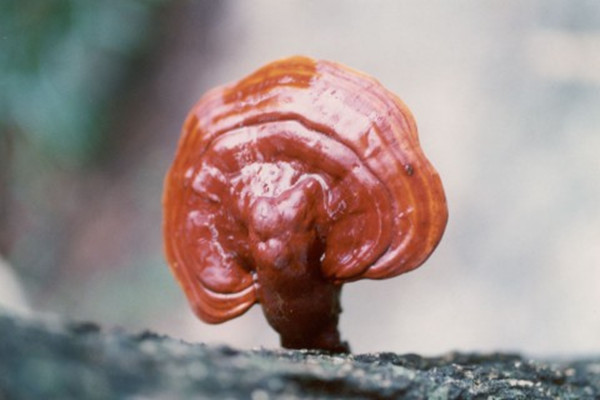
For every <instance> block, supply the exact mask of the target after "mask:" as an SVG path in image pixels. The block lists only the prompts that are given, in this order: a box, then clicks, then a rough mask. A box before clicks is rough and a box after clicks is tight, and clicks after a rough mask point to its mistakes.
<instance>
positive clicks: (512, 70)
mask: <svg viewBox="0 0 600 400" xmlns="http://www.w3.org/2000/svg"><path fill="white" fill-rule="evenodd" d="M293 54H305V55H310V56H313V57H316V58H323V59H330V60H335V61H339V62H341V63H344V64H347V65H349V66H351V67H353V68H356V69H359V70H362V71H364V72H367V73H368V74H370V75H373V76H375V77H377V78H378V79H379V80H380V81H381V82H382V83H383V84H384V85H385V86H386V87H388V88H389V89H391V90H392V91H394V92H396V93H397V94H398V95H399V96H400V97H401V98H402V99H403V100H404V101H405V102H406V103H407V104H408V106H409V107H410V108H411V110H412V111H413V113H414V115H415V117H416V119H417V123H418V125H419V130H420V137H421V143H422V145H423V148H424V150H425V152H426V154H427V155H428V157H429V158H430V160H431V161H432V163H433V164H434V165H435V166H436V168H437V169H438V171H439V173H440V175H441V177H442V179H443V182H444V185H445V189H446V194H447V197H448V204H449V209H450V220H449V224H448V228H447V231H446V234H445V236H444V238H443V240H442V243H441V244H440V246H439V247H438V250H437V251H436V252H435V253H434V255H433V256H432V257H431V258H430V260H429V261H428V262H427V263H426V265H424V266H423V267H422V268H420V269H418V270H416V271H414V272H411V273H409V274H406V275H403V276H400V277H398V278H395V279H392V280H387V281H361V282H357V283H353V284H349V285H346V286H345V287H344V292H343V299H342V303H343V307H344V313H343V314H342V319H341V331H342V335H343V337H344V338H345V339H348V340H349V341H350V343H351V345H352V347H353V350H354V351H355V352H367V351H396V352H419V353H422V354H426V355H433V354H439V353H441V352H446V351H451V350H464V351H475V350H480V351H496V350H501V351H512V350H515V351H523V352H525V353H527V354H530V355H538V356H561V355H581V354H598V353H600V339H599V338H600V132H599V130H600V2H598V1H595V0H509V1H489V2H471V1H466V0H465V1H462V0H457V1H452V2H448V1H445V0H433V1H428V2H422V1H419V0H410V1H409V0H407V1H382V0H379V1H367V0H363V1H358V0H345V1H334V0H319V1H316V0H313V1H307V0H286V1H275V0H271V1H269V0H253V1H244V0H229V1H218V2H217V1H208V0H207V1H168V0H145V1H142V0H138V1H135V0H131V1H120V0H106V1H102V2H99V1H91V0H90V1H81V0H37V1H36V0H18V1H17V0H2V1H0V255H1V258H3V259H4V261H0V304H3V305H4V306H5V307H7V308H9V309H13V310H19V311H21V312H25V313H30V314H31V313H45V314H47V313H50V314H57V315H60V316H62V317H66V318H69V319H81V320H93V321H97V322H99V323H100V324H102V325H103V326H104V327H105V328H107V329H111V328H115V327H123V328H125V329H126V330H128V331H131V332H137V331H140V330H143V329H147V328H148V329H152V330H156V331H158V332H159V333H165V334H169V335H172V336H175V337H179V338H183V339H185V340H189V341H205V342H211V343H228V344H231V345H234V346H240V347H243V348H250V347H254V346H266V347H275V346H278V338H277V336H276V334H275V333H274V332H273V331H272V330H271V329H270V328H269V327H268V325H267V323H266V322H265V320H264V318H263V316H262V313H261V310H260V308H258V307H254V308H252V309H251V310H250V312H248V313H247V314H245V315H244V316H243V317H241V318H238V319H237V320H234V321H231V322H229V323H226V324H223V325H217V326H210V325H206V324H204V323H202V322H200V321H199V320H197V319H196V318H195V317H194V316H193V314H192V312H191V311H190V308H189V307H188V305H187V303H186V301H185V298H184V296H183V293H182V292H181V291H180V289H179V287H178V286H177V284H176V282H175V280H174V279H173V277H172V275H171V273H170V271H169V269H168V267H167V265H166V263H165V261H164V258H163V255H162V239H161V191H162V182H163V177H164V174H165V172H166V170H167V168H168V166H169V164H170V162H171V160H172V157H173V154H174V151H175V146H176V144H177V140H178V137H179V133H180V128H181V125H182V122H183V120H184V118H185V115H186V114H187V112H188V110H189V108H190V107H191V106H192V105H193V103H194V102H195V101H196V100H197V99H198V98H199V97H200V95H201V94H202V93H203V92H204V91H205V90H207V89H209V88H211V87H213V86H216V85H219V84H222V83H225V82H231V81H235V80H238V79H240V78H241V77H243V76H244V75H246V74H248V73H250V72H252V71H253V70H254V69H256V68H258V67H260V66H261V65H263V64H265V63H266V62H269V61H271V60H273V59H277V58H281V57H284V56H288V55H293Z"/></svg>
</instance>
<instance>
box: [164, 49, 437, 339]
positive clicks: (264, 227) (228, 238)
mask: <svg viewBox="0 0 600 400" xmlns="http://www.w3.org/2000/svg"><path fill="white" fill-rule="evenodd" d="M163 204H164V238H165V249H166V254H167V259H168V262H169V265H170V266H171V268H172V270H173V272H174V274H175V276H176V277H177V279H178V280H179V282H180V284H181V285H182V287H183V289H184V290H185V293H186V295H187V297H188V299H189V301H190V303H191V304H192V306H193V308H194V311H195V312H196V314H197V315H198V316H199V317H200V318H201V319H203V320H204V321H207V322H211V323H218V322H222V321H225V320H227V319H230V318H233V317H235V316H237V315H239V314H241V313H243V312H244V311H246V310H247V309H248V308H249V307H250V306H251V305H252V304H253V303H255V302H257V301H258V302H261V303H263V307H265V306H266V305H267V304H266V303H269V304H268V306H273V304H271V303H272V302H274V301H276V300H273V299H281V298H284V299H287V298H289V299H291V300H290V301H295V302H296V303H298V304H293V305H291V306H290V310H292V309H294V310H296V308H294V307H297V308H298V307H299V308H298V309H301V308H302V307H304V306H306V307H308V308H309V309H310V308H311V307H313V308H314V307H317V306H316V305H315V304H313V303H314V302H315V301H312V303H311V300H310V299H307V298H309V297H311V296H312V297H313V298H318V297H319V295H318V292H319V290H318V289H315V290H314V293H312V294H310V293H311V290H310V287H309V286H310V285H315V282H319V284H318V285H316V286H319V285H320V284H322V285H323V287H327V288H337V289H336V290H337V295H338V297H339V286H340V285H341V284H342V283H344V282H348V281H354V280H358V279H365V278H366V279H383V278H389V277H393V276H396V275H399V274H402V273H404V272H407V271H410V270H412V269H414V268H416V267H418V266H419V265H421V264H422V263H423V262H424V261H425V260H426V259H427V258H428V257H429V255H430V254H431V252H432V251H433V250H434V248H435V247H436V245H437V244H438V242H439V241H440V238H441V236H442V234H443V231H444V228H445V226H446V221H447V217H448V212H447V207H446V200H445V196H444V191H443V188H442V184H441V181H440V178H439V176H438V174H437V172H436V171H435V170H434V168H433V166H432V165H431V164H430V163H429V161H428V160H427V159H426V158H425V155H424V154H423V152H422V150H421V148H420V145H419V140H418V137H417V129H416V126H415V121H414V119H413V117H412V115H411V113H410V111H409V110H408V108H407V107H406V106H405V105H404V103H402V102H401V101H400V100H399V99H398V98H397V97H396V96H395V95H394V94H392V93H391V92H389V91H388V90H386V89H385V88H384V87H383V86H382V85H381V84H380V83H379V82H377V81H376V80H375V79H373V78H371V77H369V76H367V75H365V74H362V73H360V72H357V71H354V70H351V69H349V68H347V67H344V66H342V65H340V64H337V63H333V62H329V61H315V60H313V59H310V58H306V57H291V58H287V59H283V60H279V61H275V62H273V63H271V64H268V65H266V66H265V67H263V68H261V69H259V70H258V71H256V72H254V73H253V74H251V75H250V76H248V77H246V78H245V79H243V80H241V81H240V82H238V83H236V84H233V85H227V86H223V87H218V88H216V89H213V90H211V91H209V92H208V93H206V94H205V95H204V96H203V97H202V98H201V99H200V101H199V102H198V103H197V104H196V105H195V106H194V107H193V109H192V110H191V112H190V114H189V116H188V118H187V120H186V122H185V125H184V129H183V134H182V136H181V139H180V142H179V147H178V150H177V154H176V157H175V160H174V162H173V165H172V167H171V169H170V171H169V172H168V175H167V178H166V182H165V192H164V198H163ZM307 276H308V277H307ZM261 285H263V286H269V285H279V286H280V287H278V288H277V289H276V290H275V291H274V292H270V293H271V294H273V293H275V292H276V294H273V296H271V297H272V298H271V297H270V295H269V293H267V292H266V291H263V292H261ZM327 290H330V289H327ZM331 290H333V289H331ZM295 292H298V293H295ZM281 293H283V295H281ZM288 293H291V294H290V295H289V296H288V297H286V295H287V294H288ZM307 293H308V294H307ZM282 296H283V297H282ZM299 297H300V298H301V299H300V300H297V299H298V298H299ZM286 301H287V300H286ZM302 302H304V303H307V304H304V303H302ZM300 303H302V304H300ZM309 303H310V304H309ZM325 303H327V302H326V301H325ZM286 304H287V303H286ZM327 304H328V306H329V307H332V308H334V309H336V310H334V311H333V312H336V313H339V303H336V301H333V300H332V301H330V302H329V303H327ZM294 312H295V311H294ZM290 313H292V312H291V311H290ZM292 314H293V313H292ZM315 315H317V314H314V313H312V311H307V314H306V318H307V319H310V318H314V317H315ZM336 315H337V314H336ZM267 318H269V315H267ZM282 318H284V319H286V318H288V316H284V317H282ZM290 318H291V317H290ZM288 319H289V318H288ZM286 321H287V320H286ZM269 322H271V324H272V325H273V322H272V321H271V320H270V321H269ZM286 323H287V322H286ZM336 323H337V319H336ZM276 329H277V328H276Z"/></svg>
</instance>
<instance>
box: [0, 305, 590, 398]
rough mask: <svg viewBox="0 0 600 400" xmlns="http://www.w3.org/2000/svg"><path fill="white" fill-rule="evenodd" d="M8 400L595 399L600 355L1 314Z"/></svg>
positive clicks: (0, 355) (0, 362)
mask: <svg viewBox="0 0 600 400" xmlns="http://www.w3.org/2000/svg"><path fill="white" fill-rule="evenodd" d="M0 335H1V337H2V340H1V341H0V399H38V398H44V399H49V398H57V399H58V398H60V399H106V398H110V399H113V398H136V399H137V398H153V399H154V398H161V399H162V398H167V399H174V398H235V399H237V398H244V399H267V398H373V397H377V398H407V399H420V398H431V399H480V398H494V399H503V398H506V399H547V398H561V399H565V398H566V399H568V398H572V399H594V398H598V397H599V396H600V358H595V359H587V360H571V361H566V362H560V363H548V362H543V361H532V360H528V359H524V358H522V357H521V356H519V355H512V354H458V353H453V354H448V355H445V356H441V357H434V358H426V357H421V356H418V355H398V354H392V353H378V354H361V355H327V354H321V353H319V352H306V351H283V350H252V351H240V350H235V349H232V348H228V347H212V346H207V345H203V344H189V343H184V342H181V341H179V340H174V339H171V338H168V337H164V336H159V335H156V334H153V333H150V332H146V333H141V334H138V335H129V334H126V333H124V332H120V331H114V332H104V331H102V330H101V329H100V328H99V327H98V326H97V325H95V324H93V323H62V322H58V321H53V322H49V321H31V320H24V319H20V318H17V317H11V316H7V315H3V314H0Z"/></svg>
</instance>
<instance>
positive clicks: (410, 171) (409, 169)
mask: <svg viewBox="0 0 600 400" xmlns="http://www.w3.org/2000/svg"><path fill="white" fill-rule="evenodd" d="M404 170H405V171H406V174H407V175H408V176H413V174H414V173H415V169H414V168H413V166H412V165H410V164H406V165H405V166H404Z"/></svg>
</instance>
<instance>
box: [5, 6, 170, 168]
mask: <svg viewBox="0 0 600 400" xmlns="http://www.w3.org/2000/svg"><path fill="white" fill-rule="evenodd" d="M164 2H165V1H163V0H145V1H143V0H127V1H122V0H102V1H95V0H2V1H0V134H2V135H6V134H7V132H14V133H16V135H17V136H23V137H24V139H25V142H26V143H27V144H28V145H32V146H34V147H35V148H36V152H41V153H40V155H42V156H44V157H48V158H50V159H52V160H54V161H56V162H59V163H60V164H63V165H67V166H69V165H70V166H76V165H81V164H82V163H85V162H86V161H87V160H89V159H93V157H94V156H95V155H96V153H97V152H98V150H99V149H101V148H102V146H103V144H104V141H105V140H106V138H105V137H104V136H105V135H104V133H105V131H106V128H107V127H108V126H109V124H110V122H111V119H110V117H109V115H110V112H109V111H110V110H111V106H114V105H112V104H111V99H113V98H115V94H116V93H117V92H118V91H119V88H121V87H122V85H123V80H124V79H126V77H127V73H128V71H129V68H131V65H132V61H133V60H135V59H136V57H137V56H139V54H140V52H142V51H143V49H144V48H145V45H147V44H148V38H149V36H151V33H152V32H153V30H152V24H153V23H154V22H155V21H154V19H153V18H155V17H156V13H157V11H158V10H159V9H160V7H159V6H160V5H161V3H164Z"/></svg>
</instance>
